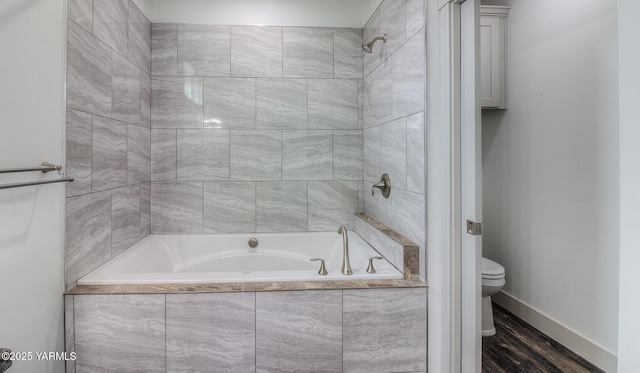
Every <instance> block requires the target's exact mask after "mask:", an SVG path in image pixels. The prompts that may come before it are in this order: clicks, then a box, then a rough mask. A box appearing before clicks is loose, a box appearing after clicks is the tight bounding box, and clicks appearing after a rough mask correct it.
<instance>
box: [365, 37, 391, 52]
mask: <svg viewBox="0 0 640 373" xmlns="http://www.w3.org/2000/svg"><path fill="white" fill-rule="evenodd" d="M378 40H382V42H383V43H385V44H386V43H387V34H384V35H382V36H378V37H375V38H373V40H371V41H370V42H368V43H367V44H363V45H362V49H363V50H364V51H365V52H367V53H371V52H373V44H374V43H375V42H376V41H378Z"/></svg>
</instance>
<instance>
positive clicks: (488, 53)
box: [480, 5, 509, 109]
mask: <svg viewBox="0 0 640 373" xmlns="http://www.w3.org/2000/svg"><path fill="white" fill-rule="evenodd" d="M508 14H509V7H506V6H490V5H483V6H481V7H480V103H481V106H482V109H506V108H507V51H506V49H507V15H508Z"/></svg>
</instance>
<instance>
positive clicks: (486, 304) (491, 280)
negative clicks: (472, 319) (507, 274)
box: [482, 258, 505, 337]
mask: <svg viewBox="0 0 640 373" xmlns="http://www.w3.org/2000/svg"><path fill="white" fill-rule="evenodd" d="M504 283H505V282H504V267H503V266H501V265H500V264H498V263H496V262H494V261H493V260H489V259H487V258H482V336H483V337H489V336H492V335H494V334H496V328H495V326H494V324H493V306H492V305H491V296H492V295H493V294H495V293H497V292H499V291H500V289H502V287H503V286H504Z"/></svg>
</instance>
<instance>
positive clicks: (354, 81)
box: [151, 24, 364, 233]
mask: <svg viewBox="0 0 640 373" xmlns="http://www.w3.org/2000/svg"><path fill="white" fill-rule="evenodd" d="M361 44H362V30H361V29H342V28H314V27H275V26H268V27H258V26H205V25H187V24H153V25H152V34H151V102H152V105H151V180H152V183H151V231H152V232H153V233H251V232H306V231H316V232H317V231H328V230H335V229H336V228H337V227H338V226H340V225H345V226H347V228H348V229H353V219H352V216H353V214H354V213H355V212H358V211H361V210H362V202H361V201H362V193H363V189H364V187H363V184H362V180H363V167H364V164H363V154H362V150H363V135H362V118H363V114H362V113H363V112H362V107H363V100H362V85H363V84H362V52H361V48H360V45H361Z"/></svg>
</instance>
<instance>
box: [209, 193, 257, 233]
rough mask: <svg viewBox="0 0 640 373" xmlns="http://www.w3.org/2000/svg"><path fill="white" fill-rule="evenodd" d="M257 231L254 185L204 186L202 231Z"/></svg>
mask: <svg viewBox="0 0 640 373" xmlns="http://www.w3.org/2000/svg"><path fill="white" fill-rule="evenodd" d="M255 231H256V184H255V183H252V182H216V183H204V232H205V233H248V232H255Z"/></svg>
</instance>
